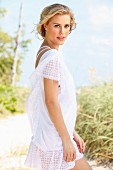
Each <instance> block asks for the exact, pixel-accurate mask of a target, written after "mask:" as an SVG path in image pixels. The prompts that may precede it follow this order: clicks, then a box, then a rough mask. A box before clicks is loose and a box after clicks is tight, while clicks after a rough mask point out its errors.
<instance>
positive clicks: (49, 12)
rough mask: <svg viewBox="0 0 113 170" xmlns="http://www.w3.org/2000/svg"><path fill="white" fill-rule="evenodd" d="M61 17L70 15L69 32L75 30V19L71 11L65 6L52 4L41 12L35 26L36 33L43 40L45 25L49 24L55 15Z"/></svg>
mask: <svg viewBox="0 0 113 170" xmlns="http://www.w3.org/2000/svg"><path fill="white" fill-rule="evenodd" d="M57 14H60V15H63V14H68V15H70V19H71V20H70V32H71V31H72V30H73V29H75V28H76V23H75V18H74V14H73V12H72V10H71V9H70V8H69V7H67V6H66V5H62V4H53V5H50V6H47V7H45V8H44V9H43V10H42V13H41V15H40V22H39V24H37V26H36V28H37V33H38V34H40V35H41V36H42V37H43V38H44V37H45V34H46V31H45V28H44V24H45V23H49V21H50V19H51V18H52V17H53V16H55V15H57Z"/></svg>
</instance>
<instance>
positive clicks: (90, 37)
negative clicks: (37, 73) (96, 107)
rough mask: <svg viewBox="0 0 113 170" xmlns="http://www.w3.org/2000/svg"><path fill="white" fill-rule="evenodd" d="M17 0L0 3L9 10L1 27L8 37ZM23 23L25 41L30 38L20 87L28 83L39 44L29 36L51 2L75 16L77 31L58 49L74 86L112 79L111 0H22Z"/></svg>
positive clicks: (15, 16) (13, 25)
mask: <svg viewBox="0 0 113 170" xmlns="http://www.w3.org/2000/svg"><path fill="white" fill-rule="evenodd" d="M20 2H21V1H20V0H16V1H15V0H10V1H9V0H4V1H3V0H0V4H1V6H2V7H4V8H6V9H7V10H8V13H7V15H6V17H5V18H4V19H3V21H2V27H3V29H4V30H5V31H7V32H9V34H13V33H14V32H15V31H16V30H17V26H18V22H17V21H18V15H19V7H20ZM23 2H24V7H23V23H24V24H25V25H26V27H25V29H26V38H28V39H32V43H31V44H30V45H29V52H28V53H27V54H26V55H25V56H24V60H23V63H22V71H23V73H22V75H21V80H20V83H19V84H21V85H24V86H26V85H28V84H29V80H28V78H29V76H30V74H31V73H32V72H33V70H34V63H35V56H36V53H37V51H38V48H39V46H40V44H41V42H42V41H40V40H38V39H37V38H36V36H35V33H31V31H32V30H33V28H34V24H36V23H38V21H39V15H40V12H41V10H42V9H43V8H44V7H45V6H47V5H49V4H53V3H62V4H65V5H68V6H69V7H70V8H71V9H72V10H73V12H74V14H75V19H76V22H77V28H76V29H75V30H74V31H73V32H72V33H71V34H70V35H69V37H68V39H67V40H66V42H65V44H64V45H63V46H62V47H61V49H62V51H63V54H64V58H65V62H66V64H67V66H68V68H69V70H70V72H71V74H72V75H73V77H74V81H75V84H76V86H85V85H91V84H98V83H99V82H102V81H111V80H113V1H112V0H95V1H94V0H81V1H80V0H70V1H69V0H57V1H52V0H49V1H47V0H43V1H41V0H24V1H23Z"/></svg>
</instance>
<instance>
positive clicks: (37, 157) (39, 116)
mask: <svg viewBox="0 0 113 170" xmlns="http://www.w3.org/2000/svg"><path fill="white" fill-rule="evenodd" d="M44 78H47V79H51V80H56V81H58V85H59V94H58V100H59V104H60V107H61V111H62V115H63V119H64V121H65V124H66V127H67V130H68V132H69V134H70V137H71V140H72V142H73V143H74V141H73V129H74V126H75V121H76V109H77V108H76V96H75V87H74V82H73V78H72V76H71V75H70V73H69V71H68V69H67V67H66V65H65V63H64V61H63V58H62V55H61V53H59V52H58V51H57V50H55V49H51V50H49V51H47V52H45V53H44V54H43V56H42V57H41V60H40V62H39V65H38V67H37V68H36V69H35V71H34V72H33V73H32V75H31V77H30V80H31V93H30V95H29V97H28V99H27V105H26V106H27V107H26V108H27V113H28V117H29V121H30V125H31V129H32V135H33V136H32V140H31V144H30V147H29V152H28V156H27V158H26V161H25V165H28V166H30V167H32V168H34V169H35V170H69V169H71V168H73V167H74V165H75V162H69V163H67V162H65V161H64V158H63V146H62V140H61V138H60V136H59V134H58V132H57V130H56V128H55V126H54V124H53V122H52V121H51V119H50V116H49V112H48V110H47V107H46V104H45V96H44V84H43V81H44V80H43V79H44ZM74 146H75V148H76V151H77V158H76V159H80V158H82V156H83V154H81V153H79V151H78V148H77V146H76V144H75V143H74Z"/></svg>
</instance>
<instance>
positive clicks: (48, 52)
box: [40, 49, 61, 63]
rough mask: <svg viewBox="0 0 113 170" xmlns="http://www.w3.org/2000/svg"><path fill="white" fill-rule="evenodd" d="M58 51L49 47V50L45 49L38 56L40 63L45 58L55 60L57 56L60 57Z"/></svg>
mask: <svg viewBox="0 0 113 170" xmlns="http://www.w3.org/2000/svg"><path fill="white" fill-rule="evenodd" d="M60 55H61V54H60V53H59V51H57V50H56V49H49V50H46V51H45V52H44V53H43V55H42V56H41V58H40V63H41V62H42V61H43V62H44V61H46V60H51V59H52V60H54V59H55V60H56V59H58V58H60Z"/></svg>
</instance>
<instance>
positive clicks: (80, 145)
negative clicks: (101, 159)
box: [73, 131, 86, 153]
mask: <svg viewBox="0 0 113 170" xmlns="http://www.w3.org/2000/svg"><path fill="white" fill-rule="evenodd" d="M73 140H74V141H75V142H76V144H77V146H78V149H79V152H80V153H83V152H84V151H85V145H86V144H85V143H84V140H83V139H82V138H81V137H80V136H79V135H78V134H77V132H75V131H74V133H73Z"/></svg>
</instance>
